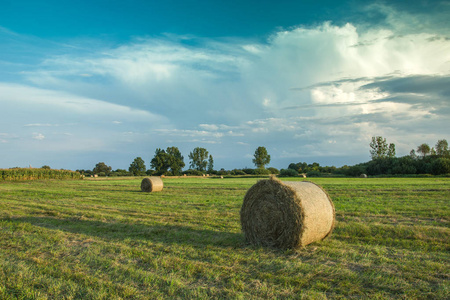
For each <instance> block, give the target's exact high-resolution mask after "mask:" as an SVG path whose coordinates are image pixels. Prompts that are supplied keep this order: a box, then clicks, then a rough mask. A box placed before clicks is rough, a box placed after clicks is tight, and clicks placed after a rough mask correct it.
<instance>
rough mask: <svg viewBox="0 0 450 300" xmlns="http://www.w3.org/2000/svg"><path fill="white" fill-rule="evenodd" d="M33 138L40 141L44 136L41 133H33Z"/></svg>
mask: <svg viewBox="0 0 450 300" xmlns="http://www.w3.org/2000/svg"><path fill="white" fill-rule="evenodd" d="M33 139H35V140H39V141H42V140H43V139H45V136H44V135H43V134H42V133H34V134H33Z"/></svg>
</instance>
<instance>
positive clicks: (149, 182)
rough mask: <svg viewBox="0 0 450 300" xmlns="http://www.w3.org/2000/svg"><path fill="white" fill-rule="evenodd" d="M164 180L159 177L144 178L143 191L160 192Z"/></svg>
mask: <svg viewBox="0 0 450 300" xmlns="http://www.w3.org/2000/svg"><path fill="white" fill-rule="evenodd" d="M163 186H164V184H163V181H162V179H161V178H159V177H155V176H152V177H146V178H144V179H142V182H141V191H143V192H160V191H162V189H163Z"/></svg>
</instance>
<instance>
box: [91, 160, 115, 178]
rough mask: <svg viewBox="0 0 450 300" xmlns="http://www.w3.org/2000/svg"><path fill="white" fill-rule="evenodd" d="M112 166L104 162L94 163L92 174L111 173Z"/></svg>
mask: <svg viewBox="0 0 450 300" xmlns="http://www.w3.org/2000/svg"><path fill="white" fill-rule="evenodd" d="M111 170H112V168H111V167H110V166H107V165H106V164H105V163H104V162H99V163H98V164H96V165H95V168H94V169H93V170H92V172H93V173H94V174H99V173H105V175H109V173H111Z"/></svg>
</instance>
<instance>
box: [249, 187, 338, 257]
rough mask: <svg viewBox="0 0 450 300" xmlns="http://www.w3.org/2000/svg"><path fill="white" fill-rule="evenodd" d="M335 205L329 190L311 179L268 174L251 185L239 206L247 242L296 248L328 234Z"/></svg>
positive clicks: (332, 225)
mask: <svg viewBox="0 0 450 300" xmlns="http://www.w3.org/2000/svg"><path fill="white" fill-rule="evenodd" d="M334 222H335V209H334V205H333V202H332V201H331V199H330V197H329V196H328V194H327V193H326V192H325V191H324V190H323V189H322V188H321V187H320V186H318V185H316V184H314V183H312V182H306V181H303V182H288V181H286V182H282V181H280V180H278V179H275V178H271V179H267V180H261V181H259V182H258V183H256V184H255V185H253V186H252V187H251V188H250V189H249V190H248V191H247V194H246V195H245V197H244V202H243V204H242V207H241V226H242V231H243V232H244V234H245V238H246V240H247V242H249V243H251V244H254V245H258V246H268V247H276V248H282V249H286V248H298V247H303V246H306V245H308V244H310V243H312V242H315V241H319V240H322V239H324V238H326V237H327V236H329V235H330V234H331V232H332V230H333V227H334Z"/></svg>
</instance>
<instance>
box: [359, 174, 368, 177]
mask: <svg viewBox="0 0 450 300" xmlns="http://www.w3.org/2000/svg"><path fill="white" fill-rule="evenodd" d="M359 177H361V178H367V174H361V176H359Z"/></svg>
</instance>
